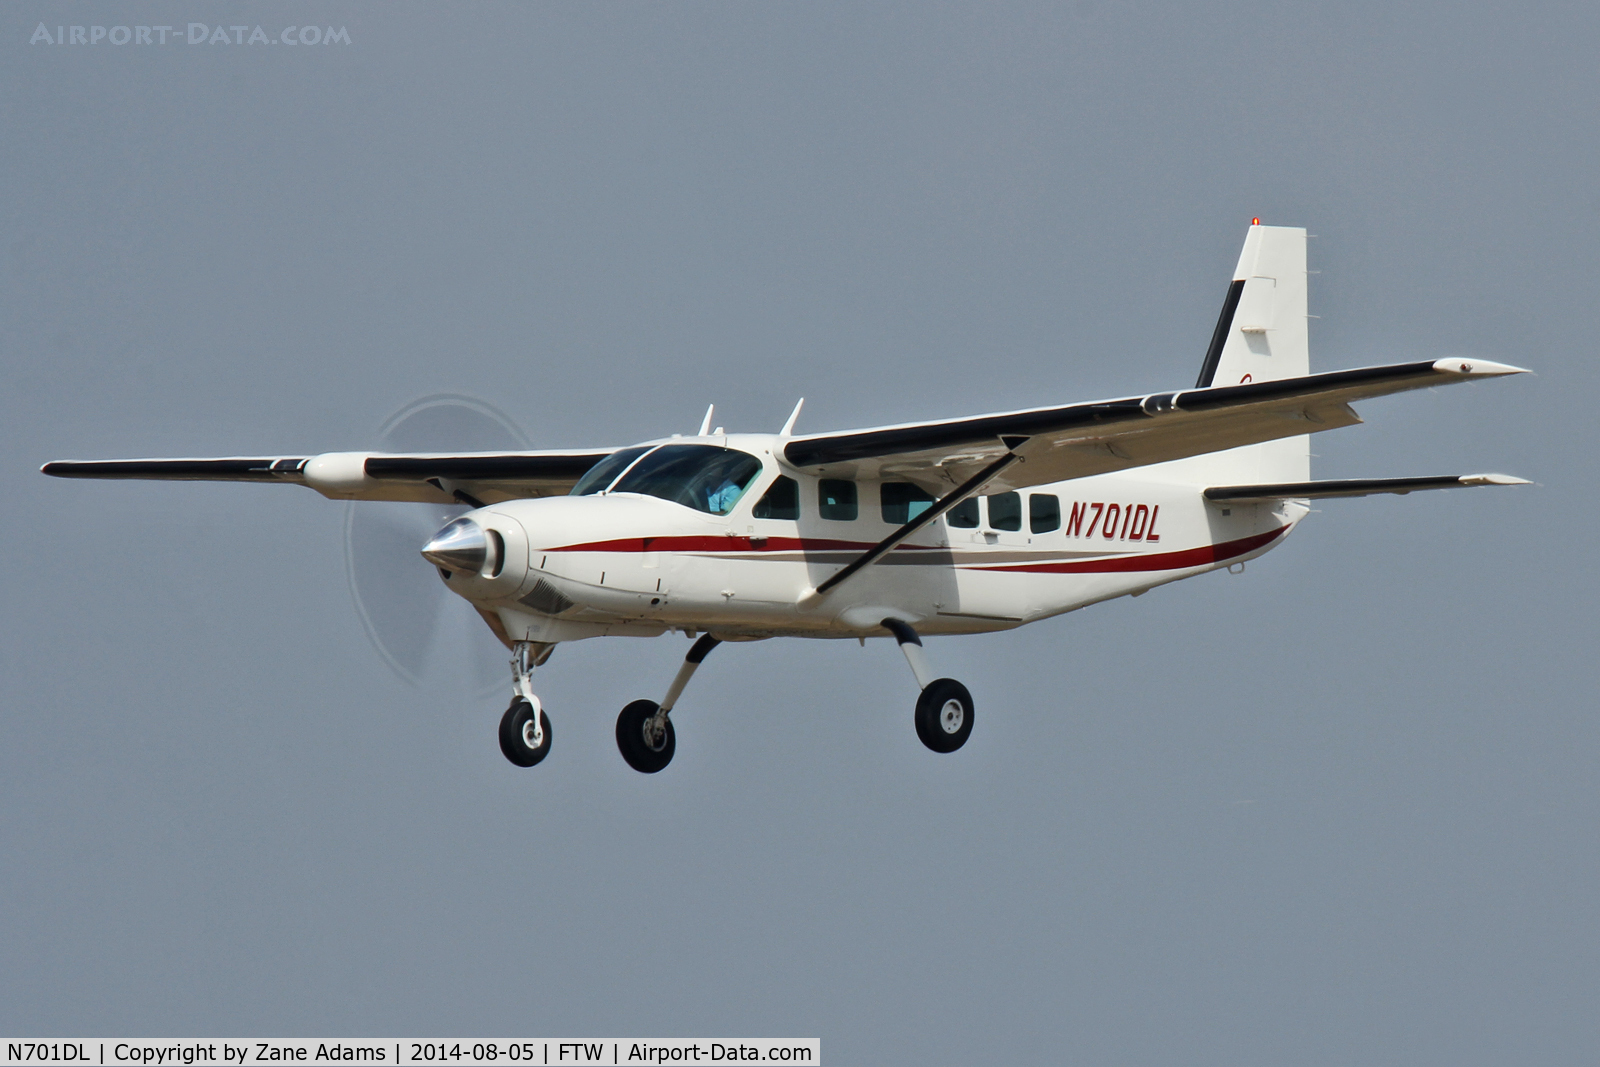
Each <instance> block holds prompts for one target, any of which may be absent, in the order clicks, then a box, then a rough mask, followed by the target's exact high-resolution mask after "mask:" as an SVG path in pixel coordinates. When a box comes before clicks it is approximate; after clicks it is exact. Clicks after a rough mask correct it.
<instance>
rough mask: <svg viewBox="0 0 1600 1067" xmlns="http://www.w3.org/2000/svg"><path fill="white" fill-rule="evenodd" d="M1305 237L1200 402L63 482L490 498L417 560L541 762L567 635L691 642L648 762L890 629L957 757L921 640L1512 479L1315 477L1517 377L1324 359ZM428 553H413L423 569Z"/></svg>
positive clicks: (1210, 360) (931, 739) (1263, 272)
mask: <svg viewBox="0 0 1600 1067" xmlns="http://www.w3.org/2000/svg"><path fill="white" fill-rule="evenodd" d="M1306 319H1307V315H1306V232H1305V231H1304V230H1303V229H1297V228H1290V227H1281V226H1262V225H1260V224H1259V220H1255V221H1253V222H1252V224H1251V226H1250V228H1249V230H1248V232H1247V235H1246V237H1245V242H1244V250H1243V252H1242V253H1241V255H1240V256H1239V263H1238V267H1237V268H1236V269H1235V271H1234V274H1233V280H1232V282H1231V284H1230V285H1229V286H1228V291H1227V297H1226V300H1225V302H1224V304H1223V308H1222V314H1221V317H1220V318H1219V319H1218V321H1217V326H1216V330H1215V332H1214V333H1213V335H1212V338H1211V344H1210V347H1209V349H1208V350H1207V352H1206V354H1205V358H1204V361H1203V362H1202V364H1201V368H1200V375H1199V379H1198V380H1197V381H1196V382H1195V385H1194V388H1192V389H1181V390H1173V391H1169V392H1160V393H1152V394H1149V395H1146V396H1131V397H1124V398H1121V399H1115V400H1102V401H1095V402H1091V403H1080V404H1068V405H1064V406H1059V407H1041V408H1032V409H1029V410H1025V411H1009V412H1004V413H1000V414H991V415H977V416H971V417H966V418H958V419H949V420H942V421H936V422H921V423H911V424H905V425H897V426H881V427H876V428H872V429H862V430H849V431H844V432H838V433H822V434H800V435H796V434H794V433H793V430H794V424H795V419H796V417H797V416H798V415H799V406H798V405H797V406H796V408H795V413H794V414H793V415H791V416H790V417H789V420H788V422H787V423H786V424H785V425H784V427H783V429H782V430H780V431H779V432H778V433H776V434H754V433H747V434H727V433H724V432H723V431H722V428H721V427H717V428H716V429H713V428H712V426H711V412H709V411H708V412H707V413H706V421H705V423H704V424H703V425H702V426H701V427H700V430H699V432H698V433H697V434H695V435H694V436H693V437H679V436H674V437H671V438H668V439H665V440H656V441H647V442H644V443H642V444H637V445H632V446H629V447H625V448H599V449H582V450H576V451H516V452H496V453H482V452H476V453H460V454H445V453H416V454H406V455H401V454H386V453H365V452H338V453H328V454H324V455H316V456H294V457H289V456H271V457H263V458H227V459H145V460H112V461H102V462H57V463H47V464H46V465H45V466H44V468H43V471H44V473H45V474H50V475H55V476H58V477H67V478H152V479H178V480H197V481H248V482H269V483H283V484H293V485H304V486H308V487H310V488H311V489H314V490H316V491H317V492H319V493H321V494H322V495H323V496H325V497H329V498H332V499H336V500H357V501H361V500H393V501H416V502H424V503H433V504H440V503H460V504H464V505H467V506H468V507H470V508H471V509H472V510H470V511H469V512H467V513H465V514H463V515H461V516H460V517H458V518H456V519H454V520H453V521H451V522H449V523H448V524H447V525H445V526H444V527H443V528H442V529H440V530H439V531H438V533H437V534H435V535H434V537H433V538H432V539H431V540H430V541H428V543H427V544H426V545H423V546H421V553H422V555H423V556H424V557H425V558H426V559H427V561H428V562H429V563H431V564H432V565H433V566H434V567H435V568H437V570H438V575H439V580H440V581H442V582H443V583H444V584H445V586H446V587H447V588H448V589H449V590H450V591H451V592H453V593H455V594H456V595H458V596H460V597H462V598H464V599H465V600H467V601H468V602H469V603H470V604H471V605H472V606H473V607H474V608H476V609H477V611H478V613H479V614H480V615H481V616H482V617H483V621H484V622H485V623H487V624H488V627H489V629H490V630H492V631H493V632H494V635H495V636H496V637H497V638H498V639H499V640H500V641H501V642H503V643H504V644H505V645H506V646H507V647H508V648H509V649H510V650H511V651H512V659H511V667H512V689H513V694H514V695H513V699H512V702H511V706H510V707H509V708H508V709H507V710H506V712H505V714H504V716H503V717H502V719H501V723H500V746H501V749H502V750H503V751H504V753H505V755H506V757H507V758H508V759H509V760H510V761H511V762H512V763H514V764H517V765H519V766H523V767H531V766H533V765H534V764H536V763H538V762H540V761H541V760H542V759H544V757H545V756H546V755H547V754H548V753H549V751H550V743H551V729H550V722H549V718H548V716H547V715H546V713H545V711H544V709H543V708H542V706H541V705H540V701H539V697H538V695H537V694H536V693H535V692H534V688H533V673H534V669H535V668H536V667H538V666H540V665H542V664H543V663H544V662H545V661H546V660H547V659H548V658H549V656H550V654H551V652H552V650H553V649H555V647H556V646H557V645H558V644H560V643H561V642H563V641H577V640H581V639H583V638H589V637H600V636H630V637H654V636H658V635H660V634H663V633H666V632H667V631H672V630H676V631H681V632H683V633H684V634H686V635H688V636H689V637H693V638H698V640H696V641H695V644H694V646H693V648H692V649H691V650H690V652H689V654H688V656H687V658H686V660H685V662H684V664H683V666H682V668H681V669H680V670H679V671H678V674H677V676H676V677H675V678H674V679H673V680H672V683H671V684H670V685H669V686H668V687H667V690H666V693H665V694H664V695H663V696H662V698H661V700H659V701H652V700H636V701H634V702H633V703H630V704H629V705H628V706H627V707H625V708H623V709H622V712H621V714H620V715H619V716H618V718H617V724H616V739H617V746H618V748H619V749H620V750H621V752H622V756H623V758H624V759H625V760H626V761H627V762H628V764H629V765H630V766H632V767H633V768H634V769H636V770H638V771H642V772H645V773H653V772H656V771H659V770H661V769H662V768H663V767H665V766H666V765H667V764H668V763H669V762H670V761H671V759H672V756H673V752H674V750H675V748H676V744H677V741H676V734H675V730H674V727H673V720H672V718H671V713H672V711H673V709H674V707H675V706H676V705H677V702H678V699H679V697H680V696H681V695H682V694H683V691H684V687H685V685H686V684H687V683H688V681H689V678H690V676H691V675H692V674H694V672H695V670H696V668H697V667H698V666H699V665H700V663H701V661H702V660H704V659H705V657H706V654H707V653H709V652H710V651H711V650H712V649H713V648H715V647H716V646H717V645H718V644H720V643H722V642H724V641H756V640H761V639H764V638H770V637H813V638H861V639H865V638H867V637H873V636H892V637H893V638H894V639H895V640H896V641H897V642H898V643H899V646H900V649H901V651H902V652H903V653H904V654H905V658H906V660H907V661H908V663H909V665H910V667H911V672H912V674H913V675H914V676H915V678H916V684H917V688H918V690H919V696H918V698H917V702H916V712H915V715H914V723H915V726H916V731H917V736H918V737H919V738H921V740H922V742H923V744H925V745H926V746H927V747H928V748H930V749H932V750H933V751H935V752H953V751H955V750H956V749H958V748H960V747H961V746H962V745H963V744H964V743H965V742H966V740H967V737H968V735H969V734H970V733H971V732H972V727H973V711H974V708H973V701H972V696H971V694H970V693H969V692H968V691H967V689H966V687H965V686H963V685H962V684H961V683H960V682H958V681H955V680H953V679H950V678H941V677H938V676H937V672H936V671H935V670H934V669H933V668H932V667H931V665H930V664H929V662H928V660H927V657H926V655H925V653H924V650H923V648H922V642H921V637H922V636H924V635H934V634H973V633H986V632H991V631H995V630H1006V629H1011V628H1013V627H1017V626H1021V625H1023V624H1025V623H1030V622H1035V621H1037V620H1039V619H1045V618H1049V617H1051V616H1054V615H1060V614H1062V613H1063V612H1068V611H1073V610H1076V609H1078V608H1081V607H1084V606H1086V605H1089V604H1093V603H1096V602H1098V601H1102V600H1107V599H1110V598H1112V597H1119V596H1125V595H1130V594H1131V595H1138V594H1140V593H1143V592H1144V591H1145V590H1148V589H1150V588H1152V587H1154V586H1157V585H1162V584H1164V583H1166V582H1173V581H1177V580H1178V579H1180V578H1189V577H1193V576H1194V575H1197V574H1203V573H1205V572H1207V571H1211V570H1215V569H1217V568H1220V567H1228V566H1232V565H1236V564H1241V563H1243V562H1245V561H1247V560H1250V559H1254V558H1255V557H1257V556H1259V555H1261V554H1262V553H1264V552H1267V551H1269V550H1270V549H1272V548H1273V547H1274V546H1276V545H1279V544H1281V543H1282V542H1283V540H1284V538H1285V537H1287V535H1288V534H1289V533H1290V531H1292V530H1293V529H1294V528H1295V526H1296V525H1297V524H1298V523H1299V522H1300V520H1301V519H1303V518H1304V517H1305V516H1306V514H1307V513H1308V512H1309V511H1310V507H1309V502H1310V501H1311V500H1314V499H1318V498H1324V497H1347V496H1365V495H1368V494H1373V493H1408V492H1411V491H1413V490H1420V489H1443V488H1448V487H1453V486H1473V485H1509V484H1518V483H1523V484H1525V483H1524V482H1523V479H1520V478H1512V477H1508V476H1506V475H1499V474H1478V475H1461V476H1443V477H1419V478H1382V479H1360V480H1345V481H1312V480H1311V479H1310V450H1309V441H1310V438H1309V436H1308V435H1310V434H1312V433H1320V432H1322V431H1324V430H1331V429H1334V428H1336V427H1340V426H1349V425H1353V424H1355V423H1358V422H1360V421H1361V419H1360V417H1359V416H1357V415H1356V413H1355V411H1354V410H1352V408H1351V406H1350V405H1351V404H1352V403H1353V402H1356V401H1360V400H1364V399H1367V398H1369V397H1377V396H1384V395H1387V394H1390V393H1398V392H1402V391H1405V390H1409V389H1420V388H1424V387H1427V386H1433V385H1446V384H1450V383H1454V382H1466V381H1473V380H1477V379H1482V378H1492V377H1498V376H1501V375H1507V374H1517V373H1521V369H1520V368H1517V367H1510V366H1505V365H1503V364H1499V363H1490V362H1486V361H1484V360H1479V359H1471V358H1464V359H1440V360H1428V361H1424V362H1415V363H1400V364H1393V365H1388V366H1379V367H1366V368H1362V369H1358V370H1343V371H1333V372H1329V373H1322V374H1312V373H1310V367H1309V360H1308V346H1307V322H1306ZM420 565H421V564H419V566H420Z"/></svg>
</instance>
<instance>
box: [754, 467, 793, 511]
mask: <svg viewBox="0 0 1600 1067" xmlns="http://www.w3.org/2000/svg"><path fill="white" fill-rule="evenodd" d="M750 514H751V516H753V517H754V518H757V519H798V518H799V517H800V483H799V482H797V481H795V480H794V479H793V478H790V477H787V476H785V475H782V474H780V475H778V480H777V481H775V482H773V483H772V487H771V488H769V489H768V490H767V491H766V492H765V493H764V494H762V496H761V499H760V500H758V501H756V506H755V507H754V508H753V509H751V512H750Z"/></svg>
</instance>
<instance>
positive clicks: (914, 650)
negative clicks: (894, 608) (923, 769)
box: [883, 619, 972, 752]
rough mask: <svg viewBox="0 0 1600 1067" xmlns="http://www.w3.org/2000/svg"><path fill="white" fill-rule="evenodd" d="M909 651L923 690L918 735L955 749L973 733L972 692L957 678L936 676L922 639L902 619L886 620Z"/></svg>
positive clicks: (930, 742) (940, 746) (945, 749)
mask: <svg viewBox="0 0 1600 1067" xmlns="http://www.w3.org/2000/svg"><path fill="white" fill-rule="evenodd" d="M883 628H884V629H885V630H888V631H889V632H890V633H892V634H894V638H895V640H896V641H898V642H900V651H901V652H904V653H905V656H906V662H907V663H909V664H910V665H911V673H912V674H913V675H915V676H916V679H917V685H918V686H919V687H921V689H922V692H921V694H920V695H919V696H918V697H917V714H916V725H917V737H919V738H921V739H922V743H923V744H924V745H927V746H928V747H929V748H931V749H933V750H934V751H935V752H954V751H955V750H956V749H958V748H960V747H961V746H962V745H964V744H966V743H967V738H969V737H971V736H972V694H971V693H969V692H967V687H966V686H964V685H962V684H961V683H960V682H958V681H956V680H955V679H954V678H933V677H932V674H933V672H932V671H931V670H929V669H928V661H927V658H926V657H925V656H924V655H923V654H922V638H920V637H918V636H917V631H915V630H913V629H912V628H911V627H910V626H908V625H906V624H905V623H903V622H901V621H900V620H899V619H884V620H883Z"/></svg>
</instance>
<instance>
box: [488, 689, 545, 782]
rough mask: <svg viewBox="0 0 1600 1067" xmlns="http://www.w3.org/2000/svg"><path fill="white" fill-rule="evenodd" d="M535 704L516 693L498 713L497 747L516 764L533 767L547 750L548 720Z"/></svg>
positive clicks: (542, 710)
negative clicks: (504, 708) (499, 714)
mask: <svg viewBox="0 0 1600 1067" xmlns="http://www.w3.org/2000/svg"><path fill="white" fill-rule="evenodd" d="M536 706H537V705H533V704H529V703H528V702H527V701H526V700H523V699H522V698H521V697H517V698H516V699H515V700H513V701H512V702H511V706H510V707H509V708H507V709H506V713H505V714H504V715H502V716H501V717H500V751H501V752H504V753H505V754H506V759H508V760H510V761H511V762H512V763H515V764H516V765H517V766H518V767H532V766H533V765H534V764H535V763H538V762H539V761H540V760H542V759H544V758H545V757H546V756H548V755H549V754H550V720H549V719H548V718H546V717H545V714H544V709H543V708H539V710H538V711H537V712H536V711H535V710H534V708H535V707H536Z"/></svg>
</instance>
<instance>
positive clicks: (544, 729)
mask: <svg viewBox="0 0 1600 1067" xmlns="http://www.w3.org/2000/svg"><path fill="white" fill-rule="evenodd" d="M555 647H556V646H555V645H545V644H538V643H537V642H534V641H518V642H516V643H515V644H514V645H512V646H511V651H512V656H511V688H512V690H513V691H514V692H515V693H516V696H514V697H512V698H511V706H510V707H509V708H507V709H506V713H505V714H504V715H502V716H500V751H501V752H504V753H505V756H506V759H508V760H510V761H511V762H512V763H515V764H516V765H517V766H518V767H532V766H533V765H534V764H536V763H538V762H539V761H540V760H542V759H544V758H545V757H546V756H548V755H549V754H550V720H549V719H548V718H546V717H545V713H544V706H543V705H541V704H540V703H539V697H538V695H537V694H535V693H534V691H533V670H534V668H535V667H537V666H539V665H540V664H541V663H543V662H544V661H545V660H547V659H549V658H550V653H551V651H552V650H554V648H555Z"/></svg>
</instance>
